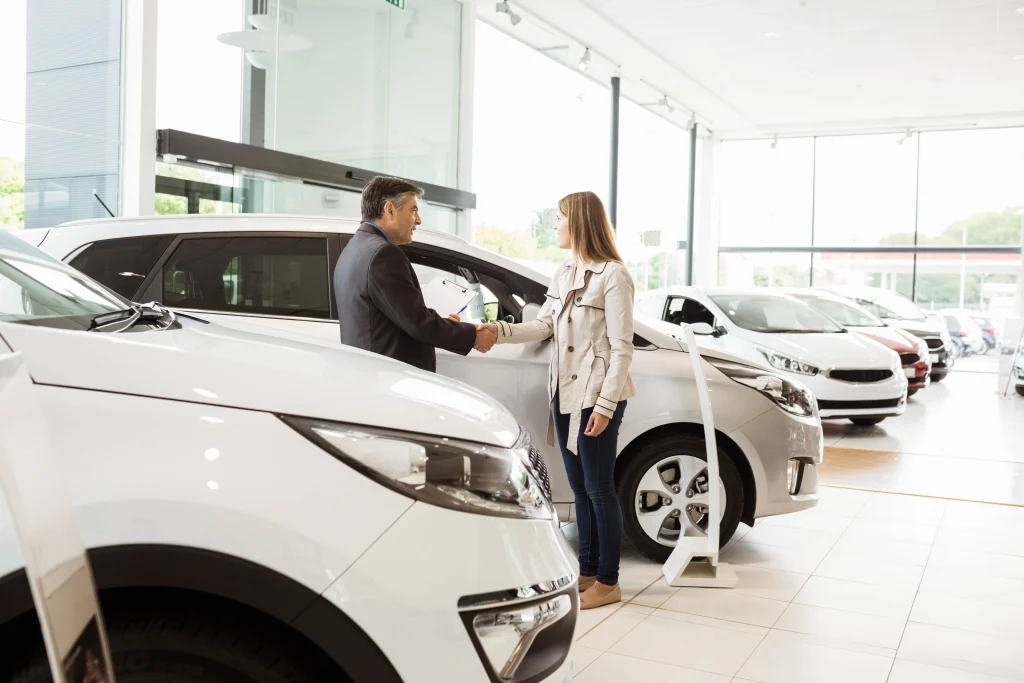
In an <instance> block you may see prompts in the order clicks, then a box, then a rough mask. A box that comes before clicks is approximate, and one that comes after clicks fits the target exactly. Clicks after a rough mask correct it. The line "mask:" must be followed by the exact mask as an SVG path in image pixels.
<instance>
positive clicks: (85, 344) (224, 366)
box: [0, 317, 519, 446]
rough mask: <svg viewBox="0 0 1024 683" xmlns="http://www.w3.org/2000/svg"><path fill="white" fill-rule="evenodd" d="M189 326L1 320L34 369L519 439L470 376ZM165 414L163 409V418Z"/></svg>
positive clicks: (488, 438)
mask: <svg viewBox="0 0 1024 683" xmlns="http://www.w3.org/2000/svg"><path fill="white" fill-rule="evenodd" d="M179 321H180V322H181V324H182V327H181V329H172V330H164V331H151V332H128V333H118V334H107V333H96V332H75V331H65V330H56V329H52V328H43V327H35V326H30V325H24V324H12V323H0V337H3V339H4V340H6V341H7V343H8V345H10V346H11V348H13V349H14V350H15V351H21V352H22V353H23V354H24V356H25V361H26V365H27V367H28V370H29V373H30V374H31V376H32V379H33V381H34V382H36V383H37V384H49V385H57V386H64V387H72V388H77V389H88V390H93V391H107V392H115V393H120V394H131V395H136V396H147V397H153V398H160V399H169V400H174V401H188V402H191V403H206V404H210V405H218V406H226V407H231V408H241V409H246V410H259V411H265V412H270V413H276V414H286V415H295V416H301V417H311V418H317V419H323V420H333V421H338V422H345V423H350V424H358V425H367V426H376V427H383V428H390V429H399V430H402V431H410V432H418V433H424V434H432V435H440V436H449V437H452V438H457V439H463V440H468V441H474V442H478V443H487V444H493V445H500V446H510V445H512V443H513V442H514V441H515V439H516V438H517V437H518V435H519V425H518V423H517V422H516V420H515V418H514V417H512V414H511V413H509V412H508V410H506V409H505V407H504V406H502V405H501V404H500V403H498V402H497V401H496V400H494V399H493V398H491V397H490V396H488V395H487V394H484V393H483V392H481V391H478V390H476V389H474V388H472V387H469V386H467V385H465V384H462V383H461V382H458V381H455V380H452V379H448V378H445V377H441V376H439V375H435V374H432V373H428V372H423V371H420V370H417V369H416V368H413V367H411V366H409V365H406V364H405V363H400V362H398V361H394V360H391V359H389V358H385V357H383V356H379V355H376V354H372V353H368V352H365V351H360V350H358V349H354V348H351V347H343V346H340V345H338V346H335V347H333V348H331V347H327V346H323V345H319V344H309V343H304V342H301V341H297V340H288V339H281V338H278V337H271V336H266V335H263V334H257V333H253V332H248V331H241V330H233V329H229V328H227V327H223V326H220V325H217V324H214V323H203V322H198V321H195V320H190V319H187V318H183V317H182V318H179ZM158 417H159V416H158V415H154V418H155V419H158Z"/></svg>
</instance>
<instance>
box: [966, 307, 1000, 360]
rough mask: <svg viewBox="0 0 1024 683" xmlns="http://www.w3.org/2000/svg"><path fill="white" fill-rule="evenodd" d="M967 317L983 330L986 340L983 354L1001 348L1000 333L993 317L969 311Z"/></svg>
mask: <svg viewBox="0 0 1024 683" xmlns="http://www.w3.org/2000/svg"><path fill="white" fill-rule="evenodd" d="M967 315H969V316H970V318H971V320H973V321H974V324H975V325H977V326H978V327H980V328H981V333H982V335H983V336H984V339H985V350H984V351H983V352H982V353H988V352H989V351H991V350H992V349H997V348H999V331H998V330H997V329H996V323H995V321H994V320H993V319H992V316H989V315H985V314H983V313H975V312H970V311H968V313H967Z"/></svg>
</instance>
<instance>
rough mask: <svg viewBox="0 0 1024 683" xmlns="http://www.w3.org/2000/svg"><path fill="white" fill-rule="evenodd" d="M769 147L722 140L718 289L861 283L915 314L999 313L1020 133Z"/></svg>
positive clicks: (1011, 258) (1022, 218)
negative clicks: (898, 297)
mask: <svg viewBox="0 0 1024 683" xmlns="http://www.w3.org/2000/svg"><path fill="white" fill-rule="evenodd" d="M772 146H773V142H772V141H770V140H769V141H742V142H725V143H723V144H722V150H723V151H722V165H723V167H722V188H721V191H720V202H721V206H720V216H721V218H720V231H721V236H722V238H721V247H720V249H721V253H720V259H719V283H720V284H722V285H728V286H755V285H756V286H765V285H769V286H771V285H786V284H791V283H794V282H795V283H798V284H805V285H807V284H809V285H814V286H840V285H854V286H871V287H882V288H885V289H890V290H893V291H897V292H900V293H901V294H904V295H905V296H908V297H912V298H914V299H915V300H916V301H917V303H918V304H920V305H921V306H922V307H923V308H925V309H928V310H935V311H937V310H941V309H944V308H968V309H972V310H978V311H983V312H986V313H991V314H992V315H993V316H996V317H998V316H1004V315H1007V314H1009V313H1010V312H1011V311H1012V310H1013V305H1014V300H1015V295H1016V291H1017V281H1018V278H1019V273H1020V266H1021V257H1020V255H1019V254H1018V253H1003V252H1005V250H1006V248H1007V247H1014V248H1019V247H1020V246H1021V235H1022V224H1024V129H1022V128H1007V129H993V130H971V131H954V132H930V133H929V132H926V133H915V134H898V135H897V134H893V135H857V136H842V137H819V138H803V139H794V140H779V141H778V142H777V143H776V144H775V148H774V149H772ZM752 226H754V227H752ZM961 245H965V246H968V247H970V248H972V249H973V250H967V251H964V252H960V251H958V250H956V247H959V246H961ZM779 246H786V247H796V248H804V249H803V250H801V251H799V252H797V253H793V251H792V250H790V251H788V252H786V253H782V254H779V253H773V249H772V248H773V247H779ZM908 246H909V247H914V246H922V247H946V248H953V250H951V251H943V252H936V251H934V250H933V251H928V250H927V249H920V250H910V251H907V250H905V248H906V247H908ZM736 247H743V250H742V251H730V248H736ZM761 247H763V248H764V249H763V250H762V249H760V248H761ZM875 247H877V250H875V249H874V248H875ZM887 247H893V248H897V249H898V248H900V247H902V248H903V249H898V250H896V251H893V250H887V249H886V248H887ZM837 248H838V249H837ZM847 248H849V249H850V250H849V251H846V249H847Z"/></svg>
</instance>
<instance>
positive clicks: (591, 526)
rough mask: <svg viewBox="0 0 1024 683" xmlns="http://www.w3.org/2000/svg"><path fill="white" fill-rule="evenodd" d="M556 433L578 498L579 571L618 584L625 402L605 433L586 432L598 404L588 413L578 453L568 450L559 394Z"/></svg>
mask: <svg viewBox="0 0 1024 683" xmlns="http://www.w3.org/2000/svg"><path fill="white" fill-rule="evenodd" d="M552 409H553V410H554V415H555V433H556V434H557V435H558V445H559V447H560V448H561V449H562V461H563V462H564V463H565V472H566V474H567V475H568V476H569V486H570V487H571V488H572V492H573V494H574V495H575V497H576V526H577V527H578V529H579V536H580V548H579V554H580V574H582V575H583V576H594V575H596V576H597V580H598V581H600V582H601V583H603V584H604V585H606V586H614V585H615V584H617V583H618V582H619V555H620V554H621V552H622V510H621V509H620V508H619V498H618V496H617V495H615V455H616V451H617V448H616V444H617V442H618V439H619V426H620V425H621V424H622V415H623V413H624V412H625V411H626V402H625V401H619V405H618V407H617V408H616V409H615V416H614V417H612V419H611V420H610V421H609V423H608V427H607V428H606V429H605V430H604V431H603V432H602V433H601V435H600V436H596V437H594V436H584V435H583V432H584V431H586V429H587V422H589V421H590V414H591V413H592V412H593V408H587V409H586V410H584V411H583V416H582V418H581V420H580V433H579V440H578V441H577V442H576V446H577V448H576V451H577V452H578V453H579V455H573V454H572V453H571V452H569V450H568V449H567V448H566V443H567V441H568V438H569V434H568V432H569V416H568V415H562V413H561V412H560V411H559V409H558V396H557V395H555V400H554V401H552Z"/></svg>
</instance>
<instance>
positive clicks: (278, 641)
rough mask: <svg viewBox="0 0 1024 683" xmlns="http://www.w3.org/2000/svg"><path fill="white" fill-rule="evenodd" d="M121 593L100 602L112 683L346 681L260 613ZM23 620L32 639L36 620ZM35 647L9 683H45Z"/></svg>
mask: <svg viewBox="0 0 1024 683" xmlns="http://www.w3.org/2000/svg"><path fill="white" fill-rule="evenodd" d="M129 594H130V595H131V596H132V597H131V599H129V600H123V599H118V600H117V601H116V602H112V601H108V600H106V599H104V600H103V610H104V616H105V619H106V626H107V635H108V638H109V641H110V649H111V658H112V659H113V662H114V672H115V675H116V677H117V680H118V683H320V682H321V681H323V682H324V683H327V682H329V681H348V678H347V677H346V676H345V675H344V674H343V673H341V672H340V671H339V670H338V669H337V668H336V667H335V666H334V665H333V663H332V662H330V661H329V660H328V659H327V657H326V655H324V654H323V653H322V652H321V651H320V650H319V649H317V648H315V647H314V646H313V645H311V644H309V643H308V642H306V641H304V640H303V639H301V638H300V637H299V636H298V635H297V634H295V633H294V632H292V631H291V630H290V629H288V628H287V627H286V626H284V625H283V624H281V623H279V622H276V621H273V620H271V619H270V618H268V617H266V616H264V615H263V614H261V613H257V612H253V611H251V610H248V609H245V608H241V607H239V606H238V605H235V604H234V603H229V602H222V601H219V600H215V601H207V600H203V601H202V602H201V603H200V602H196V603H190V602H188V600H187V597H186V599H185V600H182V599H181V596H178V597H177V598H175V597H173V596H174V595H176V594H174V593H170V594H160V593H155V592H148V591H147V592H139V591H130V592H129ZM168 595H170V596H172V597H170V598H169V599H168V597H167V596H168ZM155 596H159V599H157V600H154V599H153V598H154V597H155ZM123 597H124V596H123V595H120V596H118V598H123ZM28 621H29V623H35V627H36V629H37V630H36V634H38V622H34V621H33V620H28ZM41 648H42V643H41V641H40V644H39V650H38V651H37V652H36V654H35V656H34V657H33V658H32V660H31V661H30V662H29V663H28V664H27V665H25V666H24V667H22V668H21V669H20V670H19V671H18V672H17V673H16V674H15V675H14V676H13V678H11V679H10V681H11V683H51V681H52V678H51V677H50V671H49V667H48V665H47V663H46V655H45V652H43V651H42V650H41Z"/></svg>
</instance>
